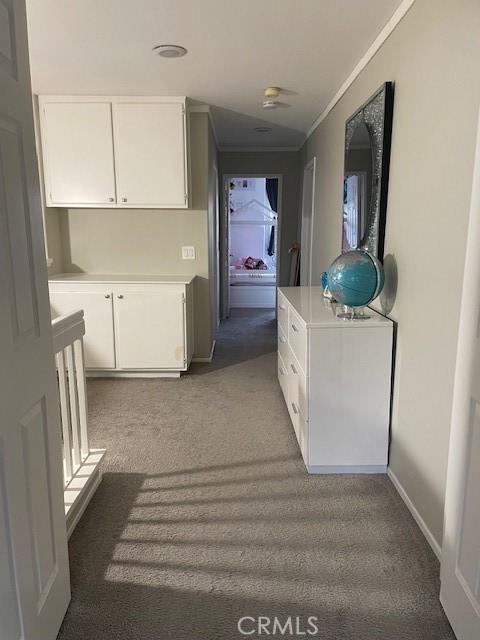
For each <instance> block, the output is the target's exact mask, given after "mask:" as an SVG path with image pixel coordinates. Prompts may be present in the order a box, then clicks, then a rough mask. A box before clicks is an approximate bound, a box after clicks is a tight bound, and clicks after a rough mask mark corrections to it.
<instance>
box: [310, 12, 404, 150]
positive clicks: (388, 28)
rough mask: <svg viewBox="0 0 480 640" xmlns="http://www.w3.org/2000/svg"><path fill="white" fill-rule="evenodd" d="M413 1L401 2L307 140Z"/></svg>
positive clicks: (313, 126)
mask: <svg viewBox="0 0 480 640" xmlns="http://www.w3.org/2000/svg"><path fill="white" fill-rule="evenodd" d="M414 2H415V0H403V2H402V3H401V4H400V5H399V6H398V7H397V9H396V11H395V12H394V14H393V15H392V17H391V18H390V20H389V21H388V22H387V24H386V25H385V26H384V27H383V29H382V30H381V31H380V33H379V34H378V36H377V37H376V38H375V40H374V41H373V42H372V44H371V45H370V48H369V49H368V50H367V52H366V53H365V55H364V56H363V57H362V58H360V61H359V62H358V64H357V65H356V67H355V68H354V69H353V71H352V73H351V74H350V75H349V76H348V78H347V79H346V80H345V82H344V83H343V84H342V86H341V87H340V89H339V90H338V91H337V93H336V94H335V95H334V96H333V98H332V99H331V100H330V102H329V103H328V105H327V106H326V108H325V109H324V110H323V111H322V113H321V114H320V115H319V116H318V118H317V119H316V120H315V122H314V123H313V124H312V126H311V127H310V129H309V130H308V132H307V136H306V137H307V139H308V138H309V137H310V136H311V135H312V133H313V132H314V131H315V129H316V128H317V127H318V125H319V124H320V123H321V122H323V121H324V120H325V118H326V117H327V116H328V114H329V113H330V111H331V110H332V109H333V107H334V106H335V105H336V104H337V102H338V101H339V100H340V98H341V97H342V96H343V95H345V93H346V92H347V90H348V89H349V87H350V86H351V85H352V84H353V83H354V81H355V80H356V79H357V78H358V76H359V75H360V73H361V72H362V71H363V70H364V69H365V67H366V66H367V64H368V63H369V62H370V60H371V59H372V58H373V56H374V55H375V54H376V53H377V51H378V50H379V49H380V47H381V46H382V45H383V43H384V42H385V41H386V40H387V38H388V37H389V36H390V34H391V33H392V32H393V31H394V29H395V28H396V27H397V25H398V24H399V23H400V22H401V20H402V19H403V18H404V17H405V16H406V14H407V13H408V11H409V10H410V8H411V7H412V5H413V3H414Z"/></svg>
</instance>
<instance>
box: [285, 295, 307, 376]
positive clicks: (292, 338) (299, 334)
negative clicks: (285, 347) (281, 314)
mask: <svg viewBox="0 0 480 640" xmlns="http://www.w3.org/2000/svg"><path fill="white" fill-rule="evenodd" d="M287 335H288V342H289V344H290V347H291V348H292V351H293V353H294V354H295V357H296V358H297V360H298V363H299V365H300V367H301V368H302V370H303V372H304V373H306V371H307V329H306V327H305V326H304V325H303V324H302V320H301V319H300V316H299V315H298V314H297V313H295V311H294V310H293V309H292V307H290V309H289V311H288V334H287Z"/></svg>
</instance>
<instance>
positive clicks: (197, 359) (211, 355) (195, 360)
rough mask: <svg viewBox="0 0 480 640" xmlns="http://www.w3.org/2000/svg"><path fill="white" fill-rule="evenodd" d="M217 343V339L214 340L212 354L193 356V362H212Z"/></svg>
mask: <svg viewBox="0 0 480 640" xmlns="http://www.w3.org/2000/svg"><path fill="white" fill-rule="evenodd" d="M216 344H217V341H216V340H213V342H212V348H211V349H210V355H208V356H207V357H203V358H202V357H198V358H192V362H211V361H212V360H213V352H214V351H215V345H216Z"/></svg>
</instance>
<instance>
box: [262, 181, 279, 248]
mask: <svg viewBox="0 0 480 640" xmlns="http://www.w3.org/2000/svg"><path fill="white" fill-rule="evenodd" d="M265 190H266V192H267V198H268V202H269V204H270V209H272V211H275V213H277V210H278V209H277V207H278V178H267V179H266V181H265ZM267 253H268V255H269V256H273V255H274V253H275V227H274V226H272V228H271V230H270V240H269V241H268V248H267Z"/></svg>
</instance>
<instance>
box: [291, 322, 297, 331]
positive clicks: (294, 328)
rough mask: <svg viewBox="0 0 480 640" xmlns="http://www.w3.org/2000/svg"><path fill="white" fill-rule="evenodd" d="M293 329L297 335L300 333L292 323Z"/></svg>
mask: <svg viewBox="0 0 480 640" xmlns="http://www.w3.org/2000/svg"><path fill="white" fill-rule="evenodd" d="M292 329H293V330H294V331H295V333H298V329H297V327H296V326H295V325H294V324H293V323H292Z"/></svg>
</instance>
